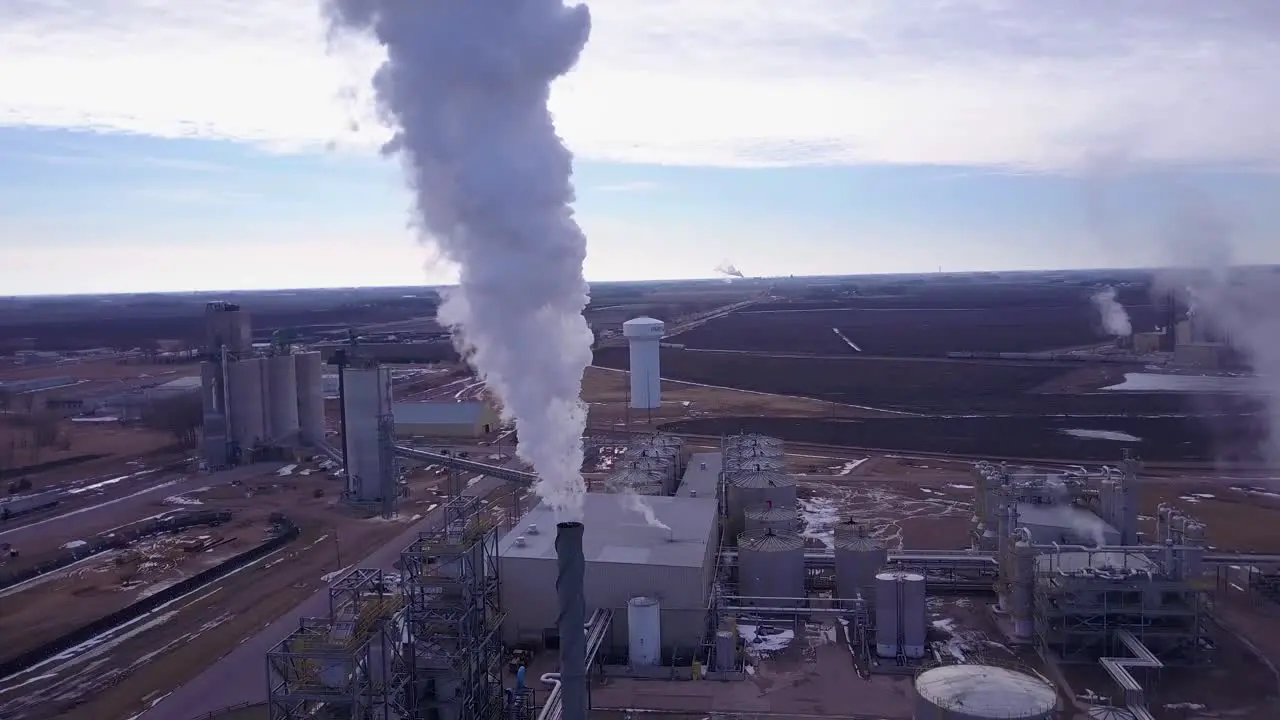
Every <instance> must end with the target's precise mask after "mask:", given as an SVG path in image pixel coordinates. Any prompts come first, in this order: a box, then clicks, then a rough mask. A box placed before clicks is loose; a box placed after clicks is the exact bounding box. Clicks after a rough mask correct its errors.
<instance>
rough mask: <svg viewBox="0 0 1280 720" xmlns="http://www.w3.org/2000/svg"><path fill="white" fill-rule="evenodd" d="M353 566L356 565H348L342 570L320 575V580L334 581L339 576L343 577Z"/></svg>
mask: <svg viewBox="0 0 1280 720" xmlns="http://www.w3.org/2000/svg"><path fill="white" fill-rule="evenodd" d="M353 567H355V565H348V566H346V567H344V568H342V569H341V570H334V571H333V572H331V573H325V574H324V575H321V576H320V582H333V581H334V580H337V579H338V578H340V577H342V576H343V575H344V574H346V572H347V571H348V570H350V569H351V568H353Z"/></svg>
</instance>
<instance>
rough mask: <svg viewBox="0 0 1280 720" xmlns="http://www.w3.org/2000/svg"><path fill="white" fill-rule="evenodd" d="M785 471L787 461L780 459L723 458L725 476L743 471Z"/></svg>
mask: <svg viewBox="0 0 1280 720" xmlns="http://www.w3.org/2000/svg"><path fill="white" fill-rule="evenodd" d="M786 469H787V461H786V460H783V459H782V458H780V457H736V456H735V457H725V458H724V472H725V474H726V475H732V474H733V473H735V472H742V471H745V470H776V471H779V472H781V471H784V470H786Z"/></svg>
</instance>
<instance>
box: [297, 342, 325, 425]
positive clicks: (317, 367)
mask: <svg viewBox="0 0 1280 720" xmlns="http://www.w3.org/2000/svg"><path fill="white" fill-rule="evenodd" d="M293 363H294V375H295V376H296V377H297V386H298V390H297V392H298V430H299V434H300V436H301V438H302V441H303V442H304V443H311V444H316V443H321V442H324V363H323V361H322V359H321V357H320V353H318V352H305V353H298V354H297V355H294V356H293Z"/></svg>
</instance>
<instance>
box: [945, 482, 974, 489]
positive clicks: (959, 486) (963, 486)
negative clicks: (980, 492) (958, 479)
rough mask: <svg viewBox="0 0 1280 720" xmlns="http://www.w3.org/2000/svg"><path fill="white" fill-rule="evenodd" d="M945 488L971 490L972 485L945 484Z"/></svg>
mask: <svg viewBox="0 0 1280 720" xmlns="http://www.w3.org/2000/svg"><path fill="white" fill-rule="evenodd" d="M947 487H949V488H951V489H952V490H972V489H973V486H972V485H964V484H962V483H947Z"/></svg>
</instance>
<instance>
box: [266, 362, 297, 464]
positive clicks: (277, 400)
mask: <svg viewBox="0 0 1280 720" xmlns="http://www.w3.org/2000/svg"><path fill="white" fill-rule="evenodd" d="M267 375H268V376H269V380H268V382H267V390H268V392H269V393H270V400H271V407H270V409H269V410H268V413H269V414H270V416H271V433H272V438H273V439H274V440H276V441H277V442H281V443H286V444H288V443H293V442H296V441H297V438H298V373H297V372H296V370H295V366H294V364H293V356H292V355H276V356H274V357H270V358H267Z"/></svg>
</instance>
